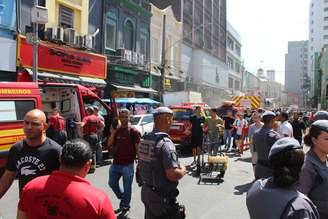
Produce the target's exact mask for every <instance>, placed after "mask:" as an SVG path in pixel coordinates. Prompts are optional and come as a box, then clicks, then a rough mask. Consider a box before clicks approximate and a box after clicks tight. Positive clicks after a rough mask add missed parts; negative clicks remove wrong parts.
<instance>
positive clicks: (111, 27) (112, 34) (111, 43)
mask: <svg viewBox="0 0 328 219" xmlns="http://www.w3.org/2000/svg"><path fill="white" fill-rule="evenodd" d="M105 33H106V37H105V40H106V48H109V49H114V50H115V49H116V20H114V19H113V18H106V32H105Z"/></svg>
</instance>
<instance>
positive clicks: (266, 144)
mask: <svg viewBox="0 0 328 219" xmlns="http://www.w3.org/2000/svg"><path fill="white" fill-rule="evenodd" d="M275 117H276V115H275V114H274V113H273V112H271V111H266V112H265V113H263V115H262V119H263V123H264V125H263V126H262V128H261V129H259V130H257V131H256V132H255V133H254V136H253V144H254V150H256V151H257V157H258V158H257V159H258V160H257V163H256V167H255V179H261V178H266V177H269V176H272V168H271V166H270V163H269V161H268V155H269V151H270V149H271V147H272V145H273V144H274V143H275V142H276V141H277V140H278V139H279V138H280V136H279V134H278V133H277V132H275V131H274V130H273V127H274V125H275Z"/></svg>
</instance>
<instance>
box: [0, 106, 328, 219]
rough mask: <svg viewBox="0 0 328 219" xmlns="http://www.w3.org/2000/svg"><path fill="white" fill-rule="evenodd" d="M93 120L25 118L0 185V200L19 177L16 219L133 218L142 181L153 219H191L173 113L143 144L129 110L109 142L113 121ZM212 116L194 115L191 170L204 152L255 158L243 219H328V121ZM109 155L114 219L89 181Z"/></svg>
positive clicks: (274, 114) (148, 217) (268, 114)
mask: <svg viewBox="0 0 328 219" xmlns="http://www.w3.org/2000/svg"><path fill="white" fill-rule="evenodd" d="M86 112H87V114H88V115H87V116H86V117H85V118H84V119H83V120H82V122H72V124H66V123H65V120H64V118H63V117H62V116H61V115H60V113H59V110H58V109H56V108H54V109H53V113H52V115H51V116H50V117H49V118H46V116H45V114H44V112H42V111H41V110H37V109H35V110H31V111H29V112H27V114H26V115H25V117H24V134H25V138H24V139H23V140H22V141H19V142H17V143H16V144H14V145H13V146H12V147H11V149H10V151H9V154H8V161H7V165H6V170H5V172H4V174H3V175H2V177H1V179H0V198H1V197H3V196H4V195H5V193H6V192H7V191H8V189H9V188H10V186H11V185H12V183H13V181H14V179H15V177H16V176H17V177H18V181H19V197H20V199H19V203H18V210H17V218H19V219H25V218H36V219H39V218H72V219H73V218H86V219H92V218H108V219H113V218H116V217H120V218H125V217H126V216H127V215H128V214H129V212H130V208H131V196H132V184H133V178H134V177H136V180H137V182H138V185H139V186H141V187H142V188H141V201H142V202H143V204H144V207H145V219H180V218H186V215H185V206H183V205H182V204H180V203H179V202H178V200H177V197H178V195H179V190H178V182H179V180H180V179H181V178H183V177H184V176H185V175H186V174H187V170H186V167H185V166H183V165H181V164H180V163H179V159H178V154H177V150H176V148H175V144H174V143H173V142H172V141H171V139H170V136H169V134H168V133H169V130H170V127H171V125H172V121H173V112H172V110H171V109H169V108H167V107H158V108H156V109H154V113H153V115H154V130H153V131H152V132H151V133H146V134H145V135H144V136H143V138H141V135H140V133H139V131H138V130H136V129H135V128H133V127H131V125H130V123H129V121H130V112H129V110H127V109H121V110H120V111H119V116H118V120H119V122H118V123H117V124H115V125H112V126H111V127H110V132H109V135H108V136H102V133H103V130H104V127H105V121H104V118H103V117H102V116H101V115H100V114H98V108H97V107H95V106H89V107H87V108H86ZM210 112H211V113H210V117H209V118H205V117H204V116H203V115H202V109H201V107H196V109H195V115H193V116H191V118H190V122H191V129H190V130H189V132H190V133H189V134H190V135H191V149H192V153H193V158H194V161H193V163H192V164H191V165H194V164H197V163H199V162H200V161H199V159H200V154H201V153H202V152H204V147H203V145H204V144H205V143H206V145H207V146H208V147H207V149H206V150H207V151H206V152H207V153H208V154H210V155H211V156H221V155H220V154H219V153H218V151H219V150H221V149H220V148H221V146H222V145H223V146H224V150H225V151H226V152H235V153H237V154H240V155H241V154H243V151H244V150H245V149H247V148H249V149H250V152H251V156H252V159H251V160H252V165H253V170H254V182H253V183H252V186H251V188H250V189H249V191H248V193H247V199H246V205H247V208H248V211H249V216H248V215H245V218H249V217H250V218H252V219H263V218H268V219H271V218H272V219H276V218H277V219H278V218H288V219H303V218H304V219H305V218H311V219H316V218H327V219H328V165H327V154H328V112H326V111H318V112H316V113H313V114H311V115H308V114H307V113H301V112H298V111H291V112H289V111H287V110H281V109H280V110H273V111H268V110H263V109H259V110H256V111H250V110H245V111H243V112H241V111H238V112H234V111H230V110H228V111H227V112H225V113H224V114H221V113H220V112H218V110H217V109H214V108H213V109H211V110H210ZM68 125H74V126H75V127H76V128H77V129H80V132H81V133H82V136H81V137H82V138H77V137H76V138H72V137H69V133H66V131H65V130H66V126H68ZM104 137H106V138H107V137H108V140H107V142H106V145H102V143H103V140H102V139H103V138H104ZM103 146H104V147H107V148H108V150H109V151H110V154H111V156H112V158H113V163H112V165H110V167H109V179H108V185H109V187H110V188H111V189H112V190H113V192H114V194H115V196H116V198H117V199H119V200H120V204H119V206H118V208H117V209H116V210H114V208H113V206H112V204H111V201H110V199H109V198H108V197H107V195H106V194H105V193H104V192H103V191H101V190H99V189H97V188H95V187H94V186H92V185H91V184H90V182H89V181H88V180H86V179H85V177H86V175H87V174H88V173H90V172H93V171H94V168H95V167H96V166H101V165H103V163H104V161H103V158H102V147H103ZM121 179H123V187H121V186H120V183H119V182H120V180H121ZM187 208H188V206H187ZM187 217H188V215H187Z"/></svg>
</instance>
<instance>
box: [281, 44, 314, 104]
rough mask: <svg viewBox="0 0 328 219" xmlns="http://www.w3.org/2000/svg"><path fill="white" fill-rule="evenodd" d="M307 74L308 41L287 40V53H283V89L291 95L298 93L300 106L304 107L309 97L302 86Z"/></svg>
mask: <svg viewBox="0 0 328 219" xmlns="http://www.w3.org/2000/svg"><path fill="white" fill-rule="evenodd" d="M307 74H308V41H291V42H288V53H287V54H286V55H285V91H286V92H287V94H292V95H293V96H294V95H295V94H298V96H299V100H298V103H299V104H300V107H304V106H305V105H306V99H308V98H309V97H308V92H307V91H308V90H307V89H305V88H306V86H304V85H306V83H307V81H306V79H307ZM289 99H291V98H289ZM290 104H295V103H290Z"/></svg>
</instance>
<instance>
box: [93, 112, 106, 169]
mask: <svg viewBox="0 0 328 219" xmlns="http://www.w3.org/2000/svg"><path fill="white" fill-rule="evenodd" d="M93 109H94V114H95V116H97V117H98V119H99V120H100V121H101V124H104V126H100V127H99V128H98V130H97V135H98V145H97V150H96V161H97V163H96V165H97V166H102V165H103V163H104V160H103V150H102V140H103V132H104V127H105V119H104V117H103V116H102V115H100V114H99V107H98V106H94V107H93Z"/></svg>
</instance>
